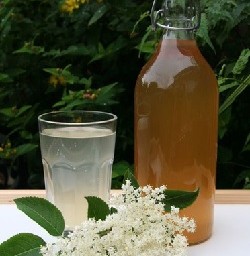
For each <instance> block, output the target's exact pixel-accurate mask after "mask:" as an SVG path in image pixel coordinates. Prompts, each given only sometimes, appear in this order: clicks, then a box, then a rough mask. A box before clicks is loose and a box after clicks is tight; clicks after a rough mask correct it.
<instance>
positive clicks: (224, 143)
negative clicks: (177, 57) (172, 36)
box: [0, 0, 250, 188]
mask: <svg viewBox="0 0 250 256" xmlns="http://www.w3.org/2000/svg"><path fill="white" fill-rule="evenodd" d="M63 3H64V1H63V0H62V1H59V0H57V1H56V0H55V1H50V0H27V1H23V0H2V1H1V2H0V145H1V147H0V186H1V187H2V188H42V187H43V186H44V184H43V171H42V166H41V157H40V151H39V136H38V127H37V116H38V115H39V114H41V113H43V112H46V111H51V110H58V109H102V110H104V111H111V112H113V113H115V114H117V115H118V117H119V121H118V128H117V132H118V134H117V144H116V153H115V162H116V164H115V166H114V167H115V168H114V173H113V186H114V187H118V186H119V185H120V183H121V181H122V176H123V174H124V171H125V170H126V169H127V168H131V165H133V93H134V85H135V80H136V77H137V75H138V73H139V71H140V69H141V67H142V66H143V65H144V63H145V62H146V60H147V59H148V57H149V55H150V54H151V53H152V52H153V50H154V48H155V46H156V43H157V40H158V39H159V37H157V36H156V35H155V34H153V33H152V30H151V29H150V19H149V15H148V11H149V10H150V8H151V5H152V1H151V0H150V1H149V0H147V1H140V0H137V1H135V0H134V1H133V0H120V1H117V0H103V1H96V0H89V2H88V3H84V4H81V5H80V6H79V8H77V9H75V10H74V11H73V12H72V13H65V12H62V9H61V7H62V4H63ZM201 6H202V20H201V27H200V29H199V30H198V31H197V33H196V37H197V42H198V44H199V46H200V49H201V51H202V53H203V55H204V56H205V58H206V59H207V61H208V62H209V63H210V65H211V66H212V68H213V69H214V71H215V73H216V74H217V77H218V83H219V91H220V100H221V106H220V115H219V125H220V126H219V137H218V166H217V187H218V188H243V187H244V188H250V160H249V159H250V118H249V117H250V116H249V111H250V102H249V95H250V89H249V84H250V77H249V69H250V68H249V66H250V64H249V63H250V61H249V58H250V49H249V45H250V44H249V43H250V42H249V25H250V24H249V23H250V21H249V20H250V19H249V17H250V3H249V1H248V0H221V1H213V0H202V1H201ZM124 161H125V162H124Z"/></svg>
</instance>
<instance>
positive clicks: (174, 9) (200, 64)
mask: <svg viewBox="0 0 250 256" xmlns="http://www.w3.org/2000/svg"><path fill="white" fill-rule="evenodd" d="M155 6H156V1H154V3H153V7H152V23H153V26H155V27H156V26H157V27H161V28H162V29H163V30H164V35H163V37H162V40H161V41H160V43H159V45H158V48H157V50H156V52H155V53H154V54H153V56H152V57H151V58H150V59H149V61H148V62H147V63H146V64H145V66H144V67H143V68H142V70H141V72H140V74H139V76H138V78H137V82H136V87H135V176H136V178H137V180H138V182H139V184H140V185H147V184H150V185H152V186H154V187H158V186H160V185H162V184H165V185H167V187H168V189H178V190H185V191H194V190H196V189H197V188H200V193H199V196H198V198H197V200H196V202H195V203H194V204H193V205H192V206H190V207H188V208H186V209H184V210H182V211H181V215H183V216H188V217H191V218H194V219H195V221H196V224H197V228H196V232H195V233H194V234H187V237H188V242H189V243H190V244H196V243H200V242H202V241H205V240H207V239H208V238H209V237H210V236H211V234H212V226H213V214H214V194H215V175H216V158H217V124H218V86H217V80H216V77H215V74H214V72H213V71H212V69H211V68H210V66H209V65H208V63H207V62H206V60H205V59H204V58H203V56H202V55H201V53H200V51H199V49H198V47H197V44H196V41H195V39H194V31H195V30H196V29H197V27H198V26H199V20H200V12H199V1H195V0H193V1H192V0H179V1H177V0H168V1H166V0H165V1H163V5H162V8H161V9H160V10H159V11H157V12H155Z"/></svg>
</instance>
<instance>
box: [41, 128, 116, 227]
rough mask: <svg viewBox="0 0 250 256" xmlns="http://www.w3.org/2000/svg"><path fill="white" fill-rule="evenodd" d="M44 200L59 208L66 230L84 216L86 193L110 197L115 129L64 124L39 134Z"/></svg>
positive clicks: (84, 217) (85, 213)
mask: <svg viewBox="0 0 250 256" xmlns="http://www.w3.org/2000/svg"><path fill="white" fill-rule="evenodd" d="M40 144H41V151H42V161H43V166H44V175H45V186H46V191H47V199H48V200H49V201H51V202H52V203H54V204H55V205H56V206H57V207H58V208H59V209H60V210H61V211H62V214H63V216H64V218H65V221H66V227H67V229H71V228H73V227H74V226H76V225H78V224H80V223H81V222H82V221H83V220H85V219H86V218H87V201H86V199H85V198H84V197H85V196H98V197H100V198H102V199H103V200H105V201H108V199H109V192H110V187H111V174H112V171H111V169H112V163H113V158H114V146H115V132H113V131H112V130H110V129H107V128H95V127H63V128H56V129H44V130H43V131H42V133H41V134H40Z"/></svg>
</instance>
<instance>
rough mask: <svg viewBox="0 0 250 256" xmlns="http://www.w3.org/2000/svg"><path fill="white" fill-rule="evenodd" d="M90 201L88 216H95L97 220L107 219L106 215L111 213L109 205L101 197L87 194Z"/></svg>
mask: <svg viewBox="0 0 250 256" xmlns="http://www.w3.org/2000/svg"><path fill="white" fill-rule="evenodd" d="M85 198H86V200H87V201H88V205H89V207H88V218H94V219H95V220H99V219H100V220H105V219H106V217H107V216H108V215H109V214H111V211H113V210H110V209H109V206H108V204H107V203H106V202H104V201H103V200H102V199H101V198H99V197H95V196H86V197H85Z"/></svg>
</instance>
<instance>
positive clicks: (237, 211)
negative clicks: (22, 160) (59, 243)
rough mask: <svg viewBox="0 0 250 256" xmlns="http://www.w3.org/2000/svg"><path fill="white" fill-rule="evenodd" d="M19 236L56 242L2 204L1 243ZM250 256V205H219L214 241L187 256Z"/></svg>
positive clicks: (15, 209)
mask: <svg viewBox="0 0 250 256" xmlns="http://www.w3.org/2000/svg"><path fill="white" fill-rule="evenodd" d="M19 232H31V233H33V234H36V235H39V236H41V237H42V238H43V239H44V240H45V241H47V242H52V241H53V240H54V238H53V237H51V236H50V235H49V234H48V233H47V232H46V231H45V230H43V229H42V228H40V226H39V225H38V224H36V223H35V222H33V221H32V220H30V219H29V218H28V217H27V216H26V215H25V214H24V213H22V212H21V211H19V210H17V208H16V206H15V205H13V204H0V243H1V242H3V241H4V240H6V239H8V238H9V237H11V236H12V235H15V234H17V233H19ZM222 255H226V256H243V255H244V256H245V255H250V204H216V205H215V223H214V232H213V235H212V237H211V238H210V239H209V240H208V241H206V242H204V243H202V244H199V245H195V246H191V247H189V248H188V256H222Z"/></svg>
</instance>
